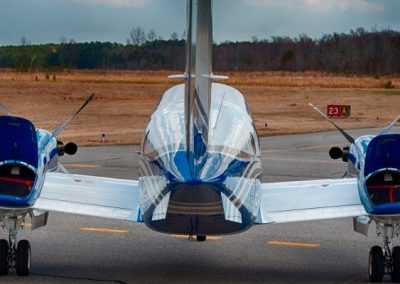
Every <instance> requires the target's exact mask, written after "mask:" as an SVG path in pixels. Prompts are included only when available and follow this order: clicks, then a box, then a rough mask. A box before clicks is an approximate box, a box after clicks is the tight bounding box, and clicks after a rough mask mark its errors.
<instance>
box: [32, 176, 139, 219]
mask: <svg viewBox="0 0 400 284" xmlns="http://www.w3.org/2000/svg"><path fill="white" fill-rule="evenodd" d="M34 209H38V210H43V211H53V212H61V213H70V214H78V215H87V216H94V217H102V218H110V219H118V220H126V221H135V222H140V214H139V189H138V182H137V181H133V180H132V181H130V180H120V179H111V178H102V177H93V176H82V175H66V174H61V173H47V174H46V179H45V183H44V185H43V188H42V192H41V195H40V197H39V198H38V200H37V201H36V203H35V205H34Z"/></svg>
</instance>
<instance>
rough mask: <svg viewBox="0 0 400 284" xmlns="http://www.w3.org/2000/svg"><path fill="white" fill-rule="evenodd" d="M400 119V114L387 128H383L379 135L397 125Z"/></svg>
mask: <svg viewBox="0 0 400 284" xmlns="http://www.w3.org/2000/svg"><path fill="white" fill-rule="evenodd" d="M399 121H400V115H399V116H398V117H396V119H395V120H393V121H392V122H391V123H389V124H388V125H387V126H386V127H385V128H383V129H382V130H381V131H380V132H379V134H378V136H379V135H384V134H387V133H388V132H389V131H390V130H392V129H393V127H395V126H396V123H397V122H399Z"/></svg>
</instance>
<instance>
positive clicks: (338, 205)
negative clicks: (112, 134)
mask: <svg viewBox="0 0 400 284" xmlns="http://www.w3.org/2000/svg"><path fill="white" fill-rule="evenodd" d="M212 7H213V6H212V0H187V26H186V34H187V45H186V57H187V58H186V68H185V73H184V74H183V75H173V76H171V77H170V78H171V79H175V80H182V81H183V83H181V84H178V85H176V86H174V87H172V88H170V89H168V90H167V91H166V92H165V93H164V94H163V96H162V98H161V100H160V103H159V104H158V106H157V108H156V110H155V111H154V113H153V114H152V115H151V117H150V120H149V123H148V125H147V127H146V129H145V133H144V139H143V143H142V147H141V151H140V154H139V160H140V165H141V171H140V177H139V178H138V180H123V179H113V178H105V177H93V176H82V175H73V176H71V175H67V174H65V173H57V172H46V174H45V178H44V185H43V188H42V190H41V191H40V193H39V194H38V196H37V199H35V200H33V202H32V203H30V204H26V206H24V207H23V208H18V206H15V204H9V203H8V202H3V201H2V200H3V199H2V198H6V197H9V196H12V197H13V198H15V197H16V195H17V192H14V191H9V192H6V193H2V192H0V207H1V208H2V213H1V215H0V216H2V217H1V218H0V223H1V224H3V226H5V228H6V229H8V231H9V235H10V238H12V239H13V242H14V243H15V240H16V239H17V233H18V232H19V231H20V230H21V229H22V228H23V224H24V222H25V221H26V219H28V218H29V217H30V218H31V219H32V221H31V222H32V229H34V228H37V227H40V226H45V225H46V221H47V216H48V214H49V213H51V212H61V213H68V214H79V215H85V216H94V217H103V218H110V219H115V220H127V221H132V222H137V223H144V224H145V225H146V226H147V227H149V228H151V229H152V230H154V231H155V232H159V233H167V234H185V235H190V236H195V237H196V239H197V240H198V241H200V242H202V241H205V240H206V239H207V236H208V235H224V234H238V233H242V232H244V231H246V230H249V229H250V228H252V227H253V226H255V225H261V224H276V223H289V222H298V221H312V220H324V219H334V218H348V217H353V218H356V220H357V222H356V225H355V228H356V230H358V231H362V228H364V229H365V226H366V225H365V222H364V223H363V222H362V221H365V220H366V219H368V221H367V222H366V223H368V222H369V220H375V221H376V222H379V224H383V229H384V230H383V232H384V236H385V240H384V243H385V245H386V244H387V240H388V239H390V237H392V235H390V234H388V232H389V228H392V229H393V230H392V231H393V232H394V233H395V232H397V228H398V225H397V223H396V222H395V220H396V215H398V214H400V208H398V209H397V207H396V204H391V203H390V202H386V203H387V204H386V203H385V204H383V205H387V206H389V207H390V208H391V209H390V212H391V213H390V216H389V217H388V215H387V214H386V213H387V212H386V211H384V210H383V211H382V210H381V209H377V207H372V208H375V209H374V210H377V211H371V207H369V206H370V204H374V202H375V197H374V195H372V196H371V195H369V194H367V193H366V194H364V195H363V193H362V192H363V191H359V180H358V179H357V178H342V179H327V180H314V181H296V182H280V183H262V182H261V175H262V172H263V171H262V164H261V151H260V145H259V139H258V136H257V132H256V128H255V125H254V122H253V120H252V117H251V113H250V110H249V108H248V106H247V103H246V100H245V98H244V96H243V95H242V94H241V93H240V92H239V91H238V90H236V89H235V88H233V87H230V86H228V85H226V84H223V83H221V82H219V81H222V80H224V79H226V78H227V77H225V76H220V75H215V74H214V73H213V71H212V55H213V50H212V46H213V34H212V31H213V22H212ZM0 123H1V121H0ZM0 128H1V126H0ZM13 133H14V136H13V135H10V138H9V140H11V141H14V142H16V143H25V144H26V145H27V146H26V147H27V148H31V149H36V148H35V145H36V144H35V143H36V142H35V140H34V139H32V135H31V134H30V132H28V133H27V135H25V137H22V136H21V135H20V134H18V135H17V133H16V132H13ZM379 139H380V138H378V140H377V141H378V142H379V141H380V140H379ZM394 139H395V140H396V139H397V138H396V137H395V138H394ZM22 140H23V142H20V141H22ZM0 141H2V140H1V139H0ZM372 141H373V140H372ZM378 142H371V145H372V146H370V147H371V149H372V150H371V152H373V153H375V152H376V153H377V155H379V154H382V153H383V154H382V155H385V153H386V152H385V151H384V150H382V147H378V146H376V145H378V144H379V143H378ZM54 143H55V142H54V141H53V144H54ZM376 143H377V144H376ZM11 144H12V143H11ZM357 145H358V144H357ZM354 147H359V146H354ZM363 147H364V146H363ZM7 149H8V150H7ZM7 149H6V150H0V151H4V154H2V155H5V156H7V155H8V156H10V155H12V153H13V151H14V150H13V148H12V147H9V148H7ZM357 149H358V148H357ZM390 149H391V152H390V154H393V155H395V154H396V152H395V150H394V148H393V147H391V148H390ZM382 151H383V152H382ZM0 153H2V152H0ZM369 155H372V154H367V159H365V160H364V162H366V163H365V165H366V166H367V167H366V168H368V169H369V167H370V166H369V164H370V162H369V160H370V158H369V157H370V156H369ZM29 157H30V155H27V156H26V157H21V160H20V163H23V164H29V162H30V160H29V159H30V158H29ZM361 157H362V156H361V155H360V156H357V158H358V160H357V162H359V163H362V162H361V161H362V159H360V158H361ZM371 157H372V156H371ZM391 157H392V156H391ZM1 160H5V159H2V158H1V155H0V163H1ZM390 161H392V160H391V159H390ZM393 161H395V159H394V158H393ZM385 162H386V160H385ZM0 165H1V164H0ZM374 165H376V166H374V172H377V171H380V170H382V171H383V172H385V171H387V169H386V164H385V163H379V164H374ZM392 166H393V168H394V170H393V171H390V173H392V172H393V178H394V179H393V186H394V185H395V184H396V183H398V180H397V177H396V176H395V174H396V171H399V170H395V169H399V168H400V165H399V164H396V163H394V162H393V165H392ZM0 169H1V168H0ZM360 169H361V168H360ZM384 175H385V174H384ZM0 182H1V180H0ZM360 182H361V181H360ZM371 190H372V188H371ZM389 201H390V200H389ZM389 203H390V204H389ZM399 207H400V206H399ZM379 208H380V207H379ZM21 209H22V210H21ZM40 216H45V217H42V218H40ZM387 217H388V218H387ZM28 221H29V220H28ZM363 225H365V226H363ZM385 232H386V233H385ZM374 251H377V249H374ZM395 251H398V249H395V250H394V252H395ZM377 255H378V253H372V256H373V258H372V259H373V260H372V261H370V270H371V271H370V278H371V280H373V281H379V280H381V279H380V277H381V276H382V271H381V270H379V269H378V268H381V266H378V265H377V264H376V263H377V261H378V262H379V261H382V258H379V257H376V256H377ZM26 258H27V259H28V260H29V263H30V254H29V255H28V256H27V257H26ZM9 259H11V260H12V259H13V258H9V257H8V256H7V254H6V253H2V254H1V253H0V262H1V265H3V267H6V266H7V265H6V264H7V263H8V260H9ZM376 259H378V260H376ZM386 261H388V262H387V268H388V270H387V271H386V270H385V272H387V273H389V272H391V274H392V279H393V281H395V282H397V281H398V280H399V279H398V278H397V277H398V275H399V274H400V261H399V262H397V256H393V258H391V261H390V262H389V258H388V259H386V258H385V266H386ZM1 265H0V266H1ZM29 268H30V267H26V266H25V267H24V270H23V272H24V273H21V272H20V271H19V270H18V269H17V274H18V275H28V274H29ZM389 268H390V269H389ZM2 271H4V270H0V272H2ZM3 274H4V273H3ZM377 275H378V276H379V277H377ZM382 277H383V276H382Z"/></svg>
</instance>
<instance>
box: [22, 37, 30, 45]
mask: <svg viewBox="0 0 400 284" xmlns="http://www.w3.org/2000/svg"><path fill="white" fill-rule="evenodd" d="M21 45H22V46H26V45H30V42H29V40H28V39H27V38H26V36H22V37H21Z"/></svg>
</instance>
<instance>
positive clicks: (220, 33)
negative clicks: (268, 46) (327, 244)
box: [0, 0, 400, 46]
mask: <svg viewBox="0 0 400 284" xmlns="http://www.w3.org/2000/svg"><path fill="white" fill-rule="evenodd" d="M232 3H233V1H232V0H230V1H229V0H214V23H215V24H214V26H215V29H214V30H215V33H214V34H215V37H214V39H215V42H217V43H221V42H225V41H233V42H242V41H252V38H258V39H260V40H262V39H271V38H272V37H274V36H279V37H290V38H296V37H298V36H300V35H302V34H306V35H308V36H309V37H311V38H313V39H319V38H321V37H322V36H323V35H325V34H333V33H339V34H340V33H349V32H350V31H351V30H355V29H357V28H364V29H365V30H367V31H371V30H374V29H375V30H387V29H390V30H394V31H399V30H400V19H399V18H398V16H397V15H396V14H397V13H396V11H398V10H399V9H400V1H396V0H381V1H378V0H375V1H373V0H323V1H322V0H283V1H279V2H277V1H272V0H235V2H234V3H235V5H232ZM243 11H246V12H245V13H243ZM16 15H18V16H16ZM160 15H161V16H160ZM220 15H223V16H220ZM185 17H186V15H185V1H184V0H169V1H168V2H167V1H165V0H164V1H163V0H13V1H11V0H6V1H2V3H1V4H0V45H1V46H5V45H18V44H20V43H21V39H22V38H23V37H24V38H26V39H27V41H28V42H30V43H32V44H45V43H52V44H55V43H60V42H61V41H62V40H64V39H65V40H66V41H70V40H71V39H73V40H74V41H76V42H80V43H83V42H96V41H98V42H113V43H121V44H123V43H126V39H127V38H128V36H129V31H130V30H131V29H132V28H133V27H139V26H140V27H143V29H144V30H146V31H147V32H149V31H150V30H152V29H153V30H154V31H155V32H156V34H157V35H158V36H161V37H162V38H164V39H169V38H170V37H171V34H172V33H174V32H175V33H177V34H178V36H179V37H180V38H181V37H182V34H183V33H184V27H185ZM71 19H73V21H72V20H71ZM115 19H118V20H115ZM154 19H157V20H156V21H155V20H154ZM238 19H239V20H238Z"/></svg>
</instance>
